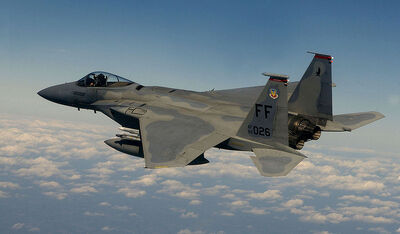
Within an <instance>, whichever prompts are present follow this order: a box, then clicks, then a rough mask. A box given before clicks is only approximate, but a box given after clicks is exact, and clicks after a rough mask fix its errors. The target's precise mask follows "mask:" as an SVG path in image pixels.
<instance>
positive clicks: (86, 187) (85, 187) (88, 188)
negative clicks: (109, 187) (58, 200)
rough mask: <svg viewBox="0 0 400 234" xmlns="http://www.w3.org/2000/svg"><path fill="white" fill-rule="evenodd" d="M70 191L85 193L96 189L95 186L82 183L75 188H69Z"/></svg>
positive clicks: (94, 191)
mask: <svg viewBox="0 0 400 234" xmlns="http://www.w3.org/2000/svg"><path fill="white" fill-rule="evenodd" d="M70 192H72V193H84V194H87V193H97V190H96V189H95V188H93V187H92V186H89V185H83V186H80V187H75V188H72V189H70Z"/></svg>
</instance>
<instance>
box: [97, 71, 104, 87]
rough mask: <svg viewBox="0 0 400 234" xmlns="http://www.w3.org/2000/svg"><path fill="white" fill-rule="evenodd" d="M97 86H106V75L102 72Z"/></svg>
mask: <svg viewBox="0 0 400 234" xmlns="http://www.w3.org/2000/svg"><path fill="white" fill-rule="evenodd" d="M96 86H99V87H103V86H106V77H105V76H104V75H103V74H102V73H100V74H99V75H98V76H97V84H96Z"/></svg>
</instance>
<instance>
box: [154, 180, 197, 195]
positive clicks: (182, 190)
mask: <svg viewBox="0 0 400 234" xmlns="http://www.w3.org/2000/svg"><path fill="white" fill-rule="evenodd" d="M161 185H162V186H163V188H162V189H161V190H159V191H158V193H166V194H169V195H171V196H175V197H179V198H184V199H190V200H195V199H197V198H198V197H199V196H200V189H198V188H192V187H190V186H188V185H184V184H183V183H181V182H180V181H177V180H165V181H163V182H161Z"/></svg>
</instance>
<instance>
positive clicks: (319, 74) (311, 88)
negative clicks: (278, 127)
mask: <svg viewBox="0 0 400 234" xmlns="http://www.w3.org/2000/svg"><path fill="white" fill-rule="evenodd" d="M309 53H312V52H309ZM312 54H314V58H313V60H312V61H311V64H310V65H309V66H308V68H307V70H306V72H305V73H304V75H303V77H302V78H301V80H300V83H299V84H298V85H297V87H296V89H295V90H294V92H293V94H292V96H291V97H290V99H289V104H288V106H289V110H290V111H291V112H295V113H297V114H301V115H305V116H312V117H318V118H323V119H328V120H332V59H333V57H332V56H330V55H326V54H317V53H312Z"/></svg>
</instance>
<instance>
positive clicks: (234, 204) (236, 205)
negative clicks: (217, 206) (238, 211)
mask: <svg viewBox="0 0 400 234" xmlns="http://www.w3.org/2000/svg"><path fill="white" fill-rule="evenodd" d="M230 206H231V207H232V208H241V207H246V206H249V202H248V201H244V200H237V201H233V202H231V203H230Z"/></svg>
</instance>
